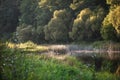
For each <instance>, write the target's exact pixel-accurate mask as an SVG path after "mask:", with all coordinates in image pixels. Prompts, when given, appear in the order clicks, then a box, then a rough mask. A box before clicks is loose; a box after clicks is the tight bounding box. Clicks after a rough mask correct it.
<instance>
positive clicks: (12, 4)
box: [0, 0, 19, 38]
mask: <svg viewBox="0 0 120 80" xmlns="http://www.w3.org/2000/svg"><path fill="white" fill-rule="evenodd" d="M18 4H19V3H18V1H17V0H1V1H0V38H1V37H8V38H9V36H8V35H9V34H10V33H12V32H14V31H15V29H16V27H17V25H18V16H19V10H18ZM4 34H6V36H4ZM2 35H3V36H2Z"/></svg>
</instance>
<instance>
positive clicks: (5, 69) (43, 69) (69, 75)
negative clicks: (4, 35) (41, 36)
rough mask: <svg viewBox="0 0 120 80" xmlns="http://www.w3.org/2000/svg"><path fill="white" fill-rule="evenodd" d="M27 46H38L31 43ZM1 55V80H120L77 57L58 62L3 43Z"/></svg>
mask: <svg viewBox="0 0 120 80" xmlns="http://www.w3.org/2000/svg"><path fill="white" fill-rule="evenodd" d="M29 43H30V44H29ZM25 45H29V46H36V45H33V43H31V42H28V43H26V44H25ZM16 46H17V45H16ZM26 53H29V52H26ZM0 54H1V55H0V60H1V61H0V70H1V75H0V79H1V80H13V79H14V80H33V79H35V80H73V79H74V80H108V79H109V80H119V77H117V76H116V75H114V74H112V73H109V72H95V71H94V69H93V68H90V67H87V66H86V65H84V64H83V63H81V62H80V61H79V60H77V59H76V58H75V57H69V56H68V57H66V58H65V59H63V60H58V59H55V58H53V57H50V56H49V55H45V54H41V55H40V54H38V55H36V54H30V53H29V54H25V53H23V52H22V51H21V50H18V49H17V48H12V49H10V48H8V47H6V46H4V44H2V43H0ZM108 67H109V65H107V68H108Z"/></svg>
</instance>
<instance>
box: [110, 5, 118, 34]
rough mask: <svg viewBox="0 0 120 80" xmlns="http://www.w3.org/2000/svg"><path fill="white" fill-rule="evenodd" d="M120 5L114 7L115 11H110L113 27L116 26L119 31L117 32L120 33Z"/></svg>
mask: <svg viewBox="0 0 120 80" xmlns="http://www.w3.org/2000/svg"><path fill="white" fill-rule="evenodd" d="M119 14H120V6H118V7H117V8H115V9H114V11H112V12H111V13H110V21H111V23H112V25H113V27H114V28H115V30H116V31H117V33H118V34H119V35H120V16H119Z"/></svg>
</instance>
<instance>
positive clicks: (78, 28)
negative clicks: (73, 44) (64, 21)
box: [70, 7, 104, 41]
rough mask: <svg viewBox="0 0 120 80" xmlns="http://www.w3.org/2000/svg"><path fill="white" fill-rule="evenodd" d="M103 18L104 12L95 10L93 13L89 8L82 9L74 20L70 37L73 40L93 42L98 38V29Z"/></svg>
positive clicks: (98, 9) (100, 9)
mask: <svg viewBox="0 0 120 80" xmlns="http://www.w3.org/2000/svg"><path fill="white" fill-rule="evenodd" d="M103 18H104V10H103V9H102V8H99V7H98V8H96V9H95V10H94V12H92V10H90V9H89V8H86V9H83V10H82V11H81V12H80V13H79V14H78V16H77V18H76V19H75V20H74V23H73V28H72V32H70V37H71V38H72V39H73V40H77V41H79V40H85V41H89V40H94V39H97V38H100V27H101V25H100V24H101V23H102V20H103Z"/></svg>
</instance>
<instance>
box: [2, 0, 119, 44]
mask: <svg viewBox="0 0 120 80" xmlns="http://www.w3.org/2000/svg"><path fill="white" fill-rule="evenodd" d="M119 14H120V0H0V38H1V39H2V40H11V41H14V42H26V41H28V40H30V41H33V42H35V43H44V42H47V43H59V42H75V41H76V42H79V41H98V40H112V41H117V42H119V41H120V15H119Z"/></svg>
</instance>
